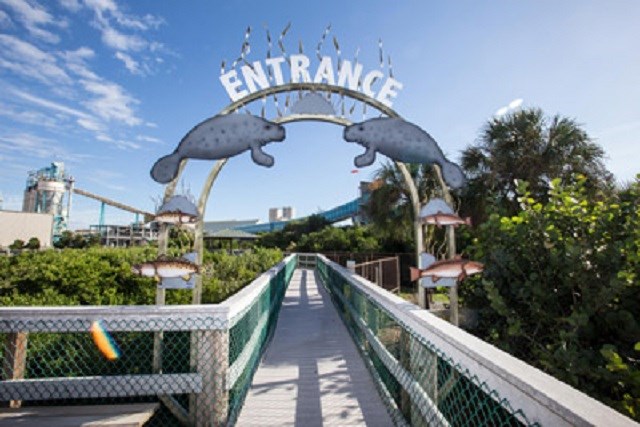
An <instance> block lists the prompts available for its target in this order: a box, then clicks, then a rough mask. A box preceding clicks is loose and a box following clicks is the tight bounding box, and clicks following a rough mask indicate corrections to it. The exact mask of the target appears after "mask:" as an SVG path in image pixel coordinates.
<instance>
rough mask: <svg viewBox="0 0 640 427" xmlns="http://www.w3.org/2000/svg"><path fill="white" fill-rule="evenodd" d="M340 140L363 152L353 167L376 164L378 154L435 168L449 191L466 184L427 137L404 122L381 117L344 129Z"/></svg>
mask: <svg viewBox="0 0 640 427" xmlns="http://www.w3.org/2000/svg"><path fill="white" fill-rule="evenodd" d="M344 139H345V141H348V142H356V143H358V144H360V145H362V146H363V147H365V148H366V149H367V150H366V151H365V152H364V154H361V155H359V156H356V158H355V159H354V164H355V165H356V167H359V168H361V167H364V166H369V165H371V164H372V163H373V162H374V161H375V160H376V152H380V153H382V154H384V155H385V156H387V157H389V158H391V159H393V160H396V161H399V162H403V163H426V164H433V163H435V164H437V165H439V166H440V168H441V170H442V177H443V178H444V181H445V182H446V183H447V185H448V186H449V187H451V188H460V187H463V186H464V185H465V183H466V178H465V176H464V173H463V172H462V169H461V168H460V166H458V165H456V164H455V163H453V162H450V161H449V160H447V159H446V158H445V157H444V154H442V150H441V149H440V147H439V146H438V143H437V142H436V141H435V140H434V139H433V138H432V137H431V135H429V134H428V133H427V132H425V131H424V130H422V129H421V128H420V127H418V126H416V125H414V124H413V123H409V122H407V121H405V120H402V119H399V118H388V117H382V118H375V119H370V120H366V121H364V122H362V123H355V124H353V125H351V126H347V127H346V128H345V129H344Z"/></svg>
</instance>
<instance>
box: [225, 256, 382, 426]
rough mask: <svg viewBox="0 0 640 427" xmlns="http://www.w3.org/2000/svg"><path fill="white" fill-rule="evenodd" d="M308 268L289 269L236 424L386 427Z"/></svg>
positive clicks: (354, 353) (367, 379) (352, 349)
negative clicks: (268, 338)
mask: <svg viewBox="0 0 640 427" xmlns="http://www.w3.org/2000/svg"><path fill="white" fill-rule="evenodd" d="M318 282H319V278H318V277H317V276H315V275H314V271H313V270H306V269H298V270H296V271H295V273H294V275H293V277H292V279H291V283H290V284H289V289H288V290H287V293H286V295H285V299H284V302H283V306H282V310H281V312H280V318H279V320H278V326H277V328H276V331H275V335H274V337H273V340H272V341H271V343H270V344H269V347H268V348H267V350H266V352H265V354H264V356H263V358H262V361H261V363H260V366H259V368H258V370H257V372H256V374H255V376H254V378H253V383H252V385H251V389H250V390H249V393H248V395H247V399H246V401H245V404H244V406H243V408H242V412H241V413H240V416H239V417H238V423H237V425H238V426H294V425H295V426H305V427H313V426H355V425H367V426H381V427H382V426H385V427H386V426H391V425H393V423H392V422H391V419H390V418H389V416H388V415H387V412H386V409H385V406H384V404H383V403H382V400H381V399H380V397H379V395H378V392H377V390H376V388H375V385H374V384H373V380H372V379H371V376H370V374H369V371H368V370H367V368H366V367H365V365H364V362H363V361H362V358H361V356H360V353H358V350H357V348H356V346H355V344H354V343H353V341H352V339H351V336H350V335H349V333H348V332H347V330H346V328H345V326H344V325H343V323H342V320H341V319H340V318H339V316H338V313H337V312H336V309H335V308H334V306H333V303H332V302H331V298H330V297H329V295H327V293H326V291H325V289H324V288H323V287H322V285H320V283H318Z"/></svg>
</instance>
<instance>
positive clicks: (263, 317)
mask: <svg viewBox="0 0 640 427" xmlns="http://www.w3.org/2000/svg"><path fill="white" fill-rule="evenodd" d="M296 264H297V258H296V256H295V255H294V256H291V257H289V258H287V262H286V264H285V266H284V268H283V269H281V270H280V271H278V273H277V274H276V275H275V276H274V277H272V278H271V279H270V280H269V283H268V285H267V286H266V287H265V288H264V289H263V290H262V292H261V293H260V294H259V295H258V296H257V298H256V299H255V300H254V301H253V303H251V305H249V306H248V307H247V309H246V310H243V311H242V312H241V313H240V314H239V315H237V316H235V317H234V318H232V319H231V322H230V323H231V327H230V329H229V365H230V367H229V383H230V384H229V387H230V391H229V424H231V425H233V424H234V423H235V421H236V419H237V417H238V415H239V413H240V410H241V409H242V404H243V402H244V399H245V397H246V395H247V391H248V390H249V387H250V386H251V380H252V378H253V374H254V373H255V370H256V368H257V367H258V364H259V362H260V356H261V355H262V353H263V352H264V350H265V348H266V346H267V344H268V342H269V339H270V338H271V336H272V335H273V331H274V330H275V327H276V323H277V319H278V313H279V312H280V307H281V305H282V300H283V298H284V294H285V292H286V290H287V286H288V284H289V281H290V280H291V276H292V275H293V272H294V270H295V268H296Z"/></svg>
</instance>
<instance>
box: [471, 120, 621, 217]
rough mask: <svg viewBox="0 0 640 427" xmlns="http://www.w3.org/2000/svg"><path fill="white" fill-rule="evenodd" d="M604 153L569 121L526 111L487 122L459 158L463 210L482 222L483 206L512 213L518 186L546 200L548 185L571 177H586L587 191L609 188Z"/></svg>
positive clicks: (609, 174) (609, 176)
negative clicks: (466, 182) (523, 183)
mask: <svg viewBox="0 0 640 427" xmlns="http://www.w3.org/2000/svg"><path fill="white" fill-rule="evenodd" d="M603 160H604V150H603V149H602V148H601V147H600V146H599V145H598V144H596V143H595V142H594V141H593V140H592V139H591V138H590V137H589V135H587V133H586V131H585V130H584V129H582V127H581V126H580V125H579V124H578V123H577V122H576V121H575V120H573V119H569V118H567V117H562V116H560V115H555V116H553V117H550V118H547V117H545V115H544V113H543V111H542V110H541V109H539V108H529V109H523V110H519V111H515V112H512V113H510V114H507V115H505V116H501V117H495V118H493V119H491V120H490V121H489V122H488V123H487V124H486V125H485V126H484V128H483V129H482V131H481V134H480V138H479V141H478V142H477V143H476V144H475V145H471V146H469V147H468V148H467V149H465V150H464V151H463V153H462V161H461V163H462V168H463V169H464V170H465V172H466V173H467V176H468V178H469V186H468V189H467V192H466V197H465V199H466V200H465V203H464V209H465V210H467V211H469V212H471V213H473V214H474V217H475V218H474V219H479V218H483V216H484V214H485V206H486V205H488V204H489V205H493V206H496V207H498V208H499V209H500V210H501V212H502V213H505V214H515V213H517V212H518V210H519V206H518V202H517V200H516V187H517V185H518V181H526V182H528V183H529V192H530V193H531V195H532V196H533V197H535V198H536V200H545V199H546V197H547V193H548V191H549V186H550V183H551V180H552V179H554V178H560V179H561V180H562V182H566V181H567V180H569V179H571V177H572V176H574V174H580V175H581V176H583V177H585V180H586V185H587V188H591V189H594V190H595V189H603V188H611V186H612V183H613V177H612V175H611V173H610V172H608V171H607V169H606V168H605V166H604V163H603Z"/></svg>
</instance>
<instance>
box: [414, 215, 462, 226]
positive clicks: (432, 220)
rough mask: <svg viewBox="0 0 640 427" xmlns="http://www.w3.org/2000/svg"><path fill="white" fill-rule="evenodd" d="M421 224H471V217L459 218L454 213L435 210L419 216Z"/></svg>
mask: <svg viewBox="0 0 640 427" xmlns="http://www.w3.org/2000/svg"><path fill="white" fill-rule="evenodd" d="M420 222H421V223H422V224H430V225H435V226H436V227H442V226H445V225H451V226H453V227H457V226H459V225H469V226H470V225H471V217H466V218H460V217H459V216H458V215H456V214H450V213H443V212H436V213H435V214H432V215H427V216H424V217H421V218H420Z"/></svg>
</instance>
